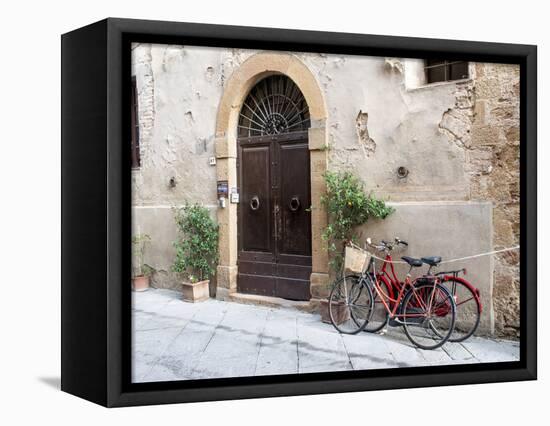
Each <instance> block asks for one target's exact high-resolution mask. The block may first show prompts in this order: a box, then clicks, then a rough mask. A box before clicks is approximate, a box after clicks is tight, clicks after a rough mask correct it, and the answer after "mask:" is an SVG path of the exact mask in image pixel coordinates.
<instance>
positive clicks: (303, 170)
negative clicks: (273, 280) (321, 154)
mask: <svg viewBox="0 0 550 426" xmlns="http://www.w3.org/2000/svg"><path fill="white" fill-rule="evenodd" d="M279 178H280V187H281V189H280V193H281V196H280V216H281V220H280V223H281V229H280V233H279V241H278V242H279V244H278V245H279V254H290V255H292V254H294V255H302V256H311V214H310V212H309V211H308V209H309V208H310V205H311V200H310V195H309V192H310V185H309V148H308V145H307V143H294V144H281V145H280V149H279Z"/></svg>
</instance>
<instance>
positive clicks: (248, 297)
mask: <svg viewBox="0 0 550 426" xmlns="http://www.w3.org/2000/svg"><path fill="white" fill-rule="evenodd" d="M224 300H226V301H229V302H237V303H242V304H246V305H260V306H268V307H271V308H286V309H296V310H299V311H304V312H313V311H315V310H316V308H317V306H318V303H317V301H316V300H315V299H312V300H304V301H298V300H288V299H282V298H280V297H272V296H261V295H259V294H245V293H237V292H235V293H230V294H228V295H227V296H225V297H224Z"/></svg>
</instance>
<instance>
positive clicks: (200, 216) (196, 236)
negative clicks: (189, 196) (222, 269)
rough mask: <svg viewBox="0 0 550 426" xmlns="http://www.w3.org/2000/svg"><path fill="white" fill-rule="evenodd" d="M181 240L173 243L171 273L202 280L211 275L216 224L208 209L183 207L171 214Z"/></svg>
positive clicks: (215, 243) (214, 258) (214, 257)
mask: <svg viewBox="0 0 550 426" xmlns="http://www.w3.org/2000/svg"><path fill="white" fill-rule="evenodd" d="M174 219H175V221H176V225H177V226H178V231H179V233H180V238H179V239H178V240H177V241H176V242H174V248H175V249H176V258H175V260H174V264H173V265H172V270H173V271H174V272H178V273H182V274H186V275H187V277H188V278H189V279H190V280H197V279H198V280H201V281H202V280H205V279H208V278H210V277H211V276H212V275H213V274H214V266H215V265H216V263H217V262H218V225H217V224H216V223H215V222H214V221H213V220H212V218H211V217H210V214H209V212H208V209H206V208H205V207H203V206H201V205H199V204H193V205H185V206H184V207H183V208H181V209H176V210H175V214H174Z"/></svg>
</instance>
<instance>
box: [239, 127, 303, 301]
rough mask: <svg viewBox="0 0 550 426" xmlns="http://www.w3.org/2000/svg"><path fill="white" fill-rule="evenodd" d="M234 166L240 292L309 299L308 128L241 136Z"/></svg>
mask: <svg viewBox="0 0 550 426" xmlns="http://www.w3.org/2000/svg"><path fill="white" fill-rule="evenodd" d="M237 167H238V185H239V189H240V203H239V207H238V249H239V250H238V277H237V288H238V291H239V292H242V293H253V294H260V295H265V296H275V297H281V298H285V299H292V300H309V299H310V298H311V294H310V281H309V280H310V274H311V212H310V207H311V194H310V191H311V185H310V162H309V148H308V140H307V132H295V133H288V134H285V135H277V136H262V137H250V138H243V139H239V140H238V160H237Z"/></svg>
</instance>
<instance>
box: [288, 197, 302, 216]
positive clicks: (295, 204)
mask: <svg viewBox="0 0 550 426" xmlns="http://www.w3.org/2000/svg"><path fill="white" fill-rule="evenodd" d="M288 207H289V209H290V210H291V211H293V212H295V211H298V209H299V208H300V199H299V198H298V196H297V195H295V196H294V197H292V198H291V199H290V204H289V206H288Z"/></svg>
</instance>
